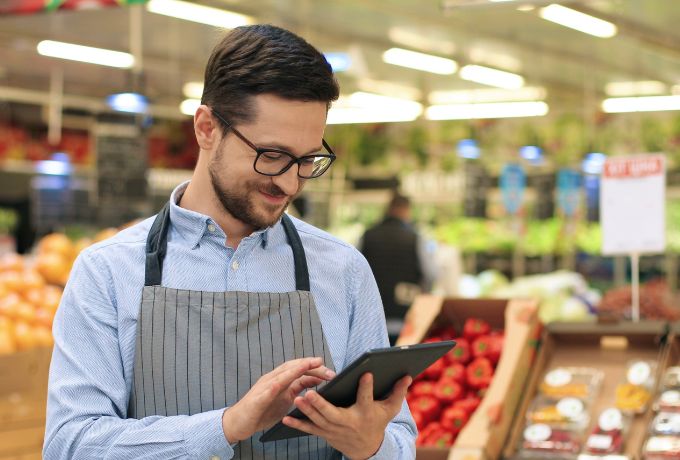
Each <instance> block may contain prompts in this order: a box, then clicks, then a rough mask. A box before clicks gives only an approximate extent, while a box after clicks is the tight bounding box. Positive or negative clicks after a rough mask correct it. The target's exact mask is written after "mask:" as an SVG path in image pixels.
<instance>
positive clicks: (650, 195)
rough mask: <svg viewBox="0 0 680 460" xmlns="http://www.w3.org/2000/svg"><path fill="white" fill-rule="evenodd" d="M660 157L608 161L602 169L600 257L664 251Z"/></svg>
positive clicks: (663, 174)
mask: <svg viewBox="0 0 680 460" xmlns="http://www.w3.org/2000/svg"><path fill="white" fill-rule="evenodd" d="M665 196H666V162H665V157H664V156H663V155H639V156H630V157H616V158H611V159H608V160H607V161H606V162H605V163H604V168H603V169H602V183H601V185H600V222H601V224H602V253H603V254H606V255H614V254H633V253H637V254H639V253H655V252H663V251H664V250H665V248H666V200H665Z"/></svg>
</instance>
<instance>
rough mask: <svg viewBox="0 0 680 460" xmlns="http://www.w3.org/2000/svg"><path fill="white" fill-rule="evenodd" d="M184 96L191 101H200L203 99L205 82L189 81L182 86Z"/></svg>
mask: <svg viewBox="0 0 680 460" xmlns="http://www.w3.org/2000/svg"><path fill="white" fill-rule="evenodd" d="M182 94H184V97H187V98H189V99H200V98H201V97H203V82H202V81H188V82H186V83H185V84H184V85H183V86H182Z"/></svg>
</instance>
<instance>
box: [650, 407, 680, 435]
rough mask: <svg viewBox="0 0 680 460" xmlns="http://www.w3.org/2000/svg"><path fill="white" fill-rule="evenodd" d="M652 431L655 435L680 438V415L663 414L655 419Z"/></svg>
mask: <svg viewBox="0 0 680 460" xmlns="http://www.w3.org/2000/svg"><path fill="white" fill-rule="evenodd" d="M650 431H651V432H652V434H655V435H670V436H678V437H680V413H673V412H661V413H659V414H657V416H656V417H654V420H652V424H651V427H650Z"/></svg>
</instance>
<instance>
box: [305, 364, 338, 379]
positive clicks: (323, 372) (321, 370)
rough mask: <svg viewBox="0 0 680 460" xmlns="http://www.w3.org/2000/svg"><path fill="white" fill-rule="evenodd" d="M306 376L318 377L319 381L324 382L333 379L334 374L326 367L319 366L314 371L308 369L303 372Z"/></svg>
mask: <svg viewBox="0 0 680 460" xmlns="http://www.w3.org/2000/svg"><path fill="white" fill-rule="evenodd" d="M305 374H306V375H313V376H315V377H319V378H320V379H324V380H330V379H332V378H333V377H335V372H334V371H332V370H331V369H329V368H327V367H326V366H320V367H317V368H314V369H310V370H308V371H307V372H305Z"/></svg>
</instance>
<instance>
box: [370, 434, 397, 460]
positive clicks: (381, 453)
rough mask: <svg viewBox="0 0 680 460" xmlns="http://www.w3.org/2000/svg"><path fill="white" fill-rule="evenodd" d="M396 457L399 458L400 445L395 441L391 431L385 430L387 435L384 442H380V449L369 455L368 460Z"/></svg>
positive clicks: (389, 459) (392, 459)
mask: <svg viewBox="0 0 680 460" xmlns="http://www.w3.org/2000/svg"><path fill="white" fill-rule="evenodd" d="M395 458H399V447H398V446H397V445H396V443H395V442H394V438H393V437H392V436H390V433H388V432H387V431H385V437H384V438H383V442H382V444H380V449H378V452H376V453H375V454H373V456H372V457H369V458H368V460H394V459H395Z"/></svg>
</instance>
